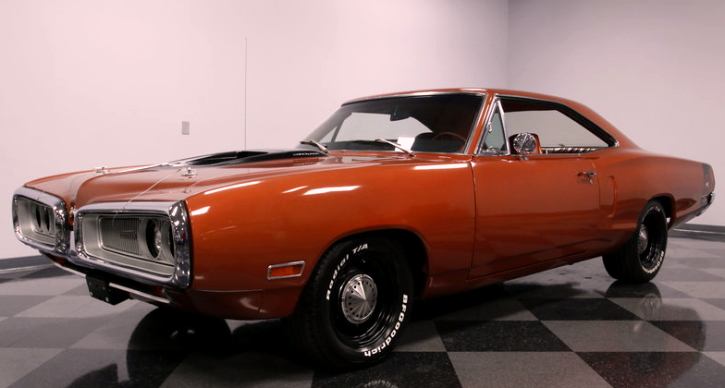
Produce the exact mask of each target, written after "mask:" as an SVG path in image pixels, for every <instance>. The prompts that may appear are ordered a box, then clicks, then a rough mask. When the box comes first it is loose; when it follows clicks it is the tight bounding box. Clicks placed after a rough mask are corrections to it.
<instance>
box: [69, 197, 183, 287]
mask: <svg viewBox="0 0 725 388" xmlns="http://www.w3.org/2000/svg"><path fill="white" fill-rule="evenodd" d="M74 227H75V233H74V236H75V251H76V252H77V256H75V257H74V260H77V261H79V262H82V263H83V266H87V267H90V268H94V269H98V270H101V271H106V272H109V273H113V274H120V275H121V276H127V277H130V278H132V279H134V280H137V281H141V282H143V283H146V284H156V285H158V284H163V285H168V286H172V287H177V288H182V289H185V288H187V287H189V285H190V283H191V233H190V230H189V218H188V213H187V212H186V205H185V204H184V202H183V201H179V202H106V203H97V204H90V205H85V206H82V207H81V208H80V209H78V210H77V212H76V215H75V222H74ZM72 261H73V260H72Z"/></svg>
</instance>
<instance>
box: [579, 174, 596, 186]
mask: <svg viewBox="0 0 725 388" xmlns="http://www.w3.org/2000/svg"><path fill="white" fill-rule="evenodd" d="M576 175H577V176H585V177H587V179H589V184H590V185H593V184H594V177H595V176H596V175H597V172H596V171H581V172H579V173H578V174H576Z"/></svg>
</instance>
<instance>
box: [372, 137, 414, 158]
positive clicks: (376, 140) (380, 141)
mask: <svg viewBox="0 0 725 388" xmlns="http://www.w3.org/2000/svg"><path fill="white" fill-rule="evenodd" d="M373 141H374V142H376V143H385V144H390V145H391V146H393V147H395V148H397V149H399V150H401V151H403V152H405V153H406V154H407V155H410V156H413V155H414V154H413V151H411V150H409V149H407V148H405V147H403V146H402V145H400V144H398V143H396V142H394V141H390V140H385V139H375V140H373Z"/></svg>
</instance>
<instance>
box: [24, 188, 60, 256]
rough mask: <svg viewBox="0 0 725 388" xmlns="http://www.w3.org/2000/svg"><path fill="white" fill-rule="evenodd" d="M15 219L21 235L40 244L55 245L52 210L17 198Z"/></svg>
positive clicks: (29, 200)
mask: <svg viewBox="0 0 725 388" xmlns="http://www.w3.org/2000/svg"><path fill="white" fill-rule="evenodd" d="M16 204H17V209H16V212H17V218H18V226H19V227H20V231H21V233H22V234H23V235H24V236H25V237H26V238H29V239H31V240H35V241H37V242H40V243H42V244H47V245H55V243H56V241H55V233H56V228H55V214H54V211H53V208H51V207H50V206H48V205H45V204H42V203H40V202H36V201H33V200H31V199H29V198H25V197H17V199H16Z"/></svg>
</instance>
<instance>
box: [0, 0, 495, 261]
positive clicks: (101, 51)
mask: <svg viewBox="0 0 725 388" xmlns="http://www.w3.org/2000/svg"><path fill="white" fill-rule="evenodd" d="M507 23H508V3H507V1H506V0H486V1H476V0H452V1H438V0H388V1H336V0H315V1H312V0H308V1H304V2H296V1H280V0H277V1H255V0H247V1H241V0H212V1H207V0H205V1H177V0H174V1H172V0H155V1H144V0H126V1H120V0H115V1H93V0H68V1H56V0H3V1H0V131H2V135H3V139H2V142H0V144H2V145H0V147H1V148H0V165H1V166H3V167H4V171H5V176H4V178H3V179H2V181H0V246H2V250H0V258H8V257H19V256H27V255H34V254H35V251H33V250H32V249H29V248H26V247H24V246H22V244H20V243H19V242H17V241H15V237H14V236H13V233H12V227H11V222H10V220H11V214H10V202H11V197H12V193H13V191H14V190H15V189H16V188H17V187H19V186H20V185H22V184H23V183H24V182H26V181H28V180H30V179H33V178H37V177H42V176H47V175H51V174H56V173H61V172H66V171H75V170H83V169H92V168H94V167H96V166H101V165H106V166H119V165H136V164H145V163H157V162H163V161H169V160H173V159H178V158H182V157H186V156H192V155H198V154H204V153H209V152H214V151H225V150H236V149H244V148H284V147H290V146H293V145H295V143H296V142H297V141H298V140H299V139H301V138H302V137H303V136H305V135H306V134H307V133H309V132H310V131H311V130H312V129H313V128H314V127H315V126H316V125H317V124H319V123H320V122H321V121H322V120H324V119H325V118H326V116H327V115H328V114H330V113H331V112H332V111H333V110H334V109H335V108H336V107H337V106H338V105H339V104H340V103H341V102H342V101H344V100H346V99H349V98H354V97H359V96H364V95H369V94H377V93H383V92H392V91H401V90H410V89H419V88H437V87H452V86H470V85H489V86H499V87H500V86H504V84H505V80H506V55H507V51H506V50H507V48H506V42H507V36H506V34H507V31H508V29H507ZM182 121H188V122H189V123H190V135H182V134H181V129H182V124H181V123H182ZM2 204H4V205H2Z"/></svg>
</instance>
